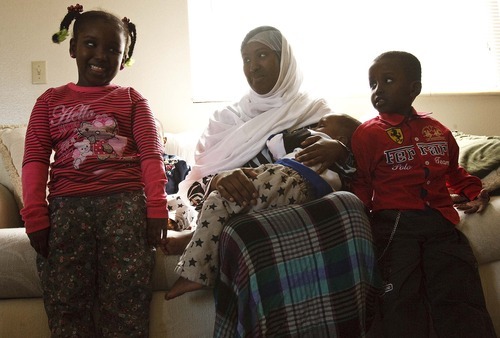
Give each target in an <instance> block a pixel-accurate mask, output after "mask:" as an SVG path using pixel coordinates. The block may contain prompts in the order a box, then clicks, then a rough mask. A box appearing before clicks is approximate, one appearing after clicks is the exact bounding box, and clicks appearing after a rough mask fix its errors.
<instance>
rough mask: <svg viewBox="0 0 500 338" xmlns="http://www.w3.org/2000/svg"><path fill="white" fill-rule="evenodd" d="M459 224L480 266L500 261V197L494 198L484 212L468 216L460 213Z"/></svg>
mask: <svg viewBox="0 0 500 338" xmlns="http://www.w3.org/2000/svg"><path fill="white" fill-rule="evenodd" d="M460 218H461V221H460V223H459V224H458V226H457V227H458V229H460V230H461V231H462V232H463V233H464V234H465V236H467V238H468V239H469V242H470V245H471V247H472V250H473V251H474V255H475V256H476V259H477V261H478V263H479V264H485V263H488V262H494V261H498V260H500V246H499V245H498V239H499V238H500V223H499V220H500V196H492V197H491V200H490V205H488V207H487V208H486V209H485V210H484V211H483V212H482V213H475V214H470V215H466V214H464V213H463V212H462V211H460Z"/></svg>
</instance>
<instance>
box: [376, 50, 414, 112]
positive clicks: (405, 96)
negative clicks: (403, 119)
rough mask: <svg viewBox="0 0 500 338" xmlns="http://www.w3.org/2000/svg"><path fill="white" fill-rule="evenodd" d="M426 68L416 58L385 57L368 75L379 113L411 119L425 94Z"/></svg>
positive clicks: (393, 53)
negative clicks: (417, 102) (410, 114)
mask: <svg viewBox="0 0 500 338" xmlns="http://www.w3.org/2000/svg"><path fill="white" fill-rule="evenodd" d="M421 78H422V68H421V65H420V61H419V60H418V59H417V58H416V57H415V56H414V55H412V54H410V53H407V52H400V51H391V52H386V53H383V54H381V55H379V56H377V57H376V58H375V60H373V63H372V65H371V67H370V69H369V71H368V80H369V83H370V88H371V92H372V94H371V101H372V105H373V107H374V108H375V109H377V111H378V112H379V113H388V114H401V115H407V114H409V113H410V112H411V109H412V104H413V101H414V100H415V98H416V97H417V96H418V95H419V94H420V91H421V90H422V81H421Z"/></svg>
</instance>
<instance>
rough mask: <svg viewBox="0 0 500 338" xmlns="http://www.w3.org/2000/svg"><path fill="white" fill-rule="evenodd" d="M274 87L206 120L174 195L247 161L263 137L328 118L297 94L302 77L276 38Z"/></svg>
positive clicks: (321, 105) (324, 109) (318, 103)
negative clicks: (278, 57) (277, 61)
mask: <svg viewBox="0 0 500 338" xmlns="http://www.w3.org/2000/svg"><path fill="white" fill-rule="evenodd" d="M280 69H281V71H280V74H279V77H278V81H277V82H276V84H275V86H274V88H273V89H272V90H271V91H270V92H269V93H267V94H264V95H260V94H257V93H256V92H255V91H253V90H252V89H250V91H249V93H248V94H246V95H245V96H243V98H242V99H241V100H240V102H238V103H235V104H233V105H231V106H227V107H226V108H224V109H222V110H217V111H215V112H214V114H213V115H212V116H211V117H210V120H209V124H208V127H207V128H206V129H205V131H204V132H203V134H202V135H201V137H200V139H199V141H198V144H197V146H196V152H195V164H194V165H192V167H191V171H190V173H189V175H188V176H187V177H186V179H185V180H184V181H183V182H181V184H180V185H179V194H180V195H181V197H182V198H186V194H187V190H188V189H189V188H190V187H191V185H192V184H193V183H194V182H195V181H198V180H200V179H201V178H203V177H205V176H208V175H211V174H216V173H218V172H220V171H223V170H229V169H235V168H239V167H241V166H242V165H244V164H245V163H247V162H248V161H249V160H251V159H253V158H254V157H255V156H256V155H257V154H258V153H259V152H260V151H261V150H262V149H263V148H264V147H265V144H266V141H267V139H268V138H269V136H271V135H273V134H276V133H281V132H283V131H285V130H294V129H297V128H300V127H303V126H307V125H310V124H313V123H317V122H318V121H319V120H320V118H321V117H322V116H323V115H325V114H327V113H330V112H331V109H330V108H329V107H328V106H327V104H326V102H325V101H324V100H322V99H317V100H313V99H310V98H309V96H308V95H307V94H306V93H302V92H300V87H301V85H302V75H301V73H300V71H299V69H298V67H297V63H296V60H295V57H294V55H293V52H292V49H291V47H290V46H289V44H288V41H287V40H286V39H285V37H283V36H282V50H281V64H280Z"/></svg>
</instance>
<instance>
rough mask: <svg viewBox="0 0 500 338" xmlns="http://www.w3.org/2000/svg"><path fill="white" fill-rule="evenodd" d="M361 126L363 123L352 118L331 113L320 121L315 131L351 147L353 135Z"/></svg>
mask: <svg viewBox="0 0 500 338" xmlns="http://www.w3.org/2000/svg"><path fill="white" fill-rule="evenodd" d="M360 124H361V122H359V121H358V120H357V119H355V118H354V117H352V116H349V115H346V114H335V113H329V114H326V115H324V116H323V117H322V118H321V119H320V120H319V122H318V125H317V126H316V127H315V128H313V130H315V131H319V132H321V133H324V134H326V135H328V136H330V137H331V138H332V139H334V140H339V141H340V142H342V143H344V144H345V145H347V146H348V147H350V144H351V137H352V134H353V133H354V131H355V130H356V128H358V127H359V125H360Z"/></svg>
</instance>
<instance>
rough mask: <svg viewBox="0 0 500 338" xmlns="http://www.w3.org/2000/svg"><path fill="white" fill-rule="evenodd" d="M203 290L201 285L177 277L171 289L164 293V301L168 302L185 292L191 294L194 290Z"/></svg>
mask: <svg viewBox="0 0 500 338" xmlns="http://www.w3.org/2000/svg"><path fill="white" fill-rule="evenodd" d="M203 288H205V286H204V285H203V284H199V283H196V282H193V281H190V280H189V279H186V278H183V277H179V279H177V280H176V281H175V283H174V285H173V286H172V288H171V289H170V290H169V291H167V293H165V299H166V300H170V299H174V298H175V297H179V296H180V295H183V294H185V293H186V292H192V291H196V290H201V289H203Z"/></svg>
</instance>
